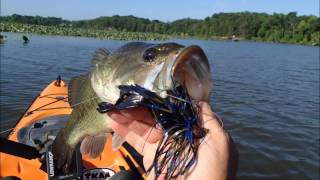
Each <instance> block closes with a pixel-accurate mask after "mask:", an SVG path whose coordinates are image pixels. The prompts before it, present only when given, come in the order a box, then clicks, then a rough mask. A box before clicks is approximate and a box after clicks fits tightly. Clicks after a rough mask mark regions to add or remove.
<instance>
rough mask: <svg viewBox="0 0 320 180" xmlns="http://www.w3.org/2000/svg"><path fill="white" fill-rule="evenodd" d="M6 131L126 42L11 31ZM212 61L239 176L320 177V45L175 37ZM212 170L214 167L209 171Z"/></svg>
mask: <svg viewBox="0 0 320 180" xmlns="http://www.w3.org/2000/svg"><path fill="white" fill-rule="evenodd" d="M4 34H5V35H7V36H8V41H7V42H6V43H5V44H1V45H0V48H1V77H0V78H1V80H0V85H1V86H0V87H1V95H0V100H1V104H0V105H1V106H0V107H1V108H0V110H1V116H0V117H1V119H0V123H1V130H5V129H8V128H11V127H12V126H13V125H14V124H15V122H16V121H17V120H18V119H19V117H20V116H21V115H22V113H23V112H24V110H25V109H26V108H27V107H28V105H29V104H30V103H31V102H32V100H33V98H34V97H36V96H37V94H38V93H39V92H40V91H41V90H42V89H43V88H44V87H45V86H46V85H47V84H48V83H49V82H51V81H52V80H54V79H55V78H56V77H57V75H58V74H60V75H61V76H62V78H63V79H64V80H69V79H70V78H71V77H73V76H76V75H79V74H84V73H86V72H87V70H88V66H89V63H90V59H91V57H92V56H93V54H94V52H95V51H96V50H97V49H98V48H101V47H105V48H107V49H109V50H111V51H112V50H115V49H116V48H118V47H120V46H121V45H123V44H125V43H126V41H110V40H99V39H91V38H75V37H57V36H38V35H30V36H29V39H30V43H29V44H27V45H24V44H23V43H22V40H21V36H22V35H21V34H14V33H4ZM175 42H178V43H181V44H184V45H190V44H197V45H200V46H201V47H202V48H203V49H204V51H205V52H206V54H207V56H208V58H209V59H210V63H211V68H212V79H213V80H214V86H213V89H212V93H211V98H210V101H211V104H212V105H213V109H214V111H216V112H217V113H218V114H219V115H220V116H221V117H222V119H223V121H224V125H225V128H226V129H227V130H228V131H229V132H230V134H231V135H232V137H233V138H234V141H235V142H236V144H237V147H238V150H239V156H240V157H239V170H238V178H239V179H319V168H320V167H319V161H320V156H319V140H320V138H319V128H320V123H319V71H320V69H319V47H309V46H299V45H285V44H271V43H255V42H230V41H202V40H175ZM208 168H210V167H208Z"/></svg>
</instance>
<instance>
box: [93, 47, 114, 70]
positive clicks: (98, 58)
mask: <svg viewBox="0 0 320 180" xmlns="http://www.w3.org/2000/svg"><path fill="white" fill-rule="evenodd" d="M109 54H110V51H108V50H107V49H105V48H101V49H98V50H97V52H96V53H95V55H94V56H93V58H92V61H91V68H93V69H94V68H96V67H97V66H98V65H99V64H103V63H104V62H105V61H106V60H107V58H108V56H109Z"/></svg>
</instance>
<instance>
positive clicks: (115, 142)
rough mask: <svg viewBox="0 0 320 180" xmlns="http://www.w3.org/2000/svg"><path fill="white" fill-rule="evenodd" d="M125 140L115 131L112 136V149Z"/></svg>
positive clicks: (119, 145)
mask: <svg viewBox="0 0 320 180" xmlns="http://www.w3.org/2000/svg"><path fill="white" fill-rule="evenodd" d="M125 141H126V140H125V139H124V138H123V137H121V136H120V135H119V134H117V133H113V136H112V150H117V149H119V148H120V147H121V145H122V144H123V143H124V142H125Z"/></svg>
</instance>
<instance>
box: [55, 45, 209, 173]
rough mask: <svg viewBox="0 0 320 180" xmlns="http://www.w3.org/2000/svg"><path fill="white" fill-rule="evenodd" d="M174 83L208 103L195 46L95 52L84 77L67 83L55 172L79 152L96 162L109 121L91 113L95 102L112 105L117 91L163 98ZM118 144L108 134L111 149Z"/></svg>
mask: <svg viewBox="0 0 320 180" xmlns="http://www.w3.org/2000/svg"><path fill="white" fill-rule="evenodd" d="M174 81H177V82H179V84H181V85H183V86H184V87H186V89H187V91H188V93H189V94H190V96H191V98H192V99H194V100H208V96H209V88H210V86H211V80H210V66H209V63H208V60H207V57H206V55H205V54H204V52H203V50H202V49H201V48H200V47H199V46H189V47H184V46H182V45H179V44H176V43H163V44H148V43H142V42H133V43H128V44H126V45H124V46H122V47H121V48H119V49H118V50H116V51H114V52H113V53H110V52H109V51H107V50H105V49H101V50H99V51H98V52H97V53H96V54H95V56H94V57H93V59H92V62H91V68H90V72H89V74H87V75H81V76H77V77H74V78H73V79H72V80H71V81H70V83H69V103H70V105H71V106H72V107H73V111H72V114H71V115H70V117H69V120H68V122H67V123H66V126H65V127H64V128H63V129H61V130H60V132H59V133H58V135H57V137H56V139H55V141H54V143H53V153H54V156H55V158H56V160H57V166H58V168H63V169H65V170H66V169H68V166H69V164H70V162H71V158H72V155H73V152H74V150H75V148H76V146H77V145H79V144H80V143H81V146H80V150H81V152H82V153H83V154H89V157H91V158H96V157H98V156H99V155H100V153H101V152H102V151H103V148H104V145H105V143H106V139H107V138H106V135H107V133H111V132H112V129H111V128H110V118H109V117H108V116H107V115H106V114H100V113H99V112H98V111H97V110H96V108H97V105H98V103H100V102H109V103H116V101H117V100H118V99H119V96H120V90H119V88H118V86H119V85H133V84H137V85H139V86H141V87H143V88H146V89H148V90H150V91H153V92H155V93H156V94H158V95H159V96H161V97H163V98H165V97H166V96H167V95H168V94H167V91H168V90H171V89H172V88H173V84H174ZM123 142H124V139H123V138H122V137H120V136H119V135H117V134H116V133H113V139H112V147H113V148H114V149H116V148H118V147H120V146H121V145H122V143H123Z"/></svg>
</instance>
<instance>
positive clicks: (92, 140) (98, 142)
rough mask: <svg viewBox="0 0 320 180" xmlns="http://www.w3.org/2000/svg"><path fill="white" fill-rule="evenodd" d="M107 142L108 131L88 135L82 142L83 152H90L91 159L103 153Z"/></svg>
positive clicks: (81, 149)
mask: <svg viewBox="0 0 320 180" xmlns="http://www.w3.org/2000/svg"><path fill="white" fill-rule="evenodd" d="M106 142H107V134H106V133H103V134H98V135H95V136H86V137H85V138H84V139H83V141H82V142H81V146H80V151H81V154H88V155H89V158H91V159H94V158H97V157H98V156H99V155H100V154H101V153H102V151H103V149H104V145H105V144H106Z"/></svg>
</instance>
